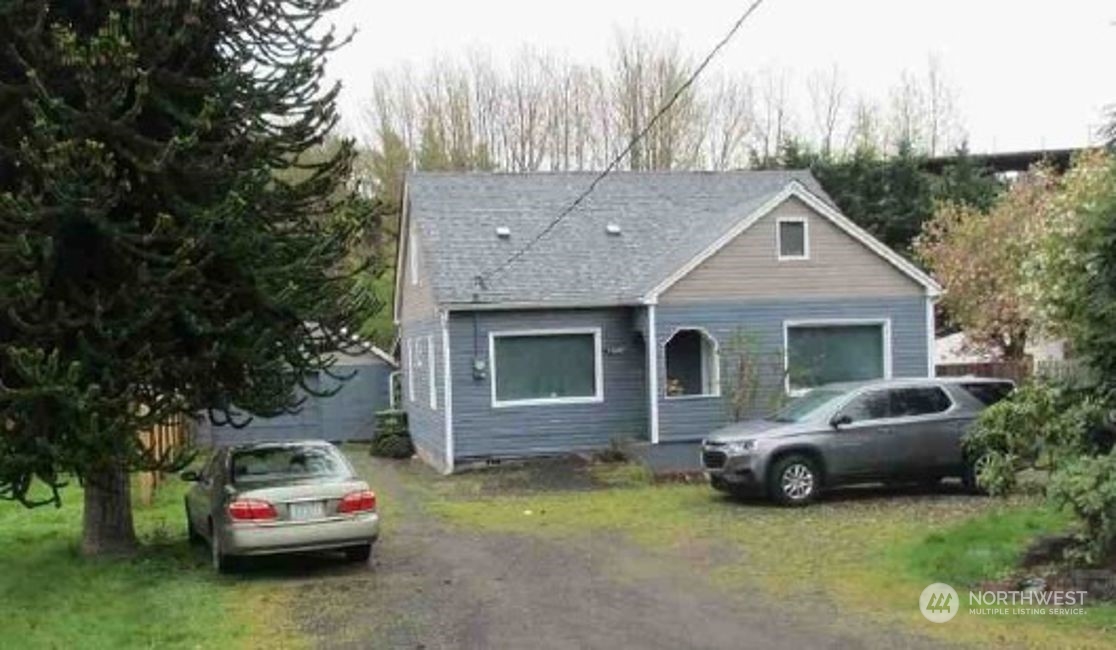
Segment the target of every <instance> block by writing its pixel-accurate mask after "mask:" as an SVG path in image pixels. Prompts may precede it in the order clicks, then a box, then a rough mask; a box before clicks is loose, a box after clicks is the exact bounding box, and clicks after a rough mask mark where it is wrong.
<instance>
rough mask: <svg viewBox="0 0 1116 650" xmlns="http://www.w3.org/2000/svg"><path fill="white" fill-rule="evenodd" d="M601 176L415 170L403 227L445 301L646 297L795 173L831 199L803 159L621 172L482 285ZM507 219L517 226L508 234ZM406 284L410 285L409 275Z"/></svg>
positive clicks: (626, 300)
mask: <svg viewBox="0 0 1116 650" xmlns="http://www.w3.org/2000/svg"><path fill="white" fill-rule="evenodd" d="M594 176H595V174H591V173H534V174H489V173H417V174H413V175H411V176H409V177H408V181H407V197H408V199H407V208H406V210H405V213H404V221H405V222H406V223H403V224H401V232H407V228H409V227H414V228H415V232H416V234H417V237H418V239H420V240H421V248H422V250H423V252H424V253H426V258H427V262H429V264H427V266H426V270H427V272H428V273H429V277H430V278H431V284H432V287H433V290H434V295H435V299H436V300H437V302H438V303H439V304H442V305H455V304H470V305H477V306H482V305H485V304H490V305H497V304H498V305H508V304H517V305H520V304H522V305H539V306H545V305H553V306H559V305H565V306H574V305H608V304H636V303H639V302H640V301H641V300H642V298H643V296H644V295H645V294H646V293H647V292H648V290H650V289H652V288H653V287H654V286H655V285H656V284H657V283H658V282H659V281H660V280H662V279H663V278H664V277H666V276H668V275H669V274H670V273H671V272H672V271H674V270H675V269H677V268H678V267H680V266H681V265H683V264H684V263H686V262H687V260H689V259H691V258H692V257H694V256H695V255H698V254H699V253H701V252H702V251H703V250H704V249H705V248H706V247H707V246H708V245H709V244H710V242H712V241H714V240H715V239H716V238H717V237H718V236H719V235H721V234H722V233H724V232H725V231H727V230H728V229H729V228H731V227H732V226H733V225H735V224H736V223H737V222H739V220H740V218H741V215H743V214H749V213H750V212H752V211H753V210H754V209H756V208H757V207H758V206H760V205H762V204H764V203H765V201H767V200H768V199H769V198H770V197H772V196H774V195H776V194H778V193H779V192H780V191H781V190H782V189H783V188H785V187H786V186H787V184H788V183H789V182H791V181H797V182H798V183H800V184H802V185H803V186H809V187H811V189H812V191H814V192H815V193H816V195H817V196H818V197H819V200H821V201H823V202H827V201H828V198H827V197H826V196H825V194H824V192H823V191H822V189H821V187H820V186H818V185H817V182H816V181H815V180H814V179H813V177H812V176H811V175H810V174H809V173H808V172H804V171H744V172H620V173H614V174H611V175H609V176H608V177H606V178H605V179H604V180H603V181H602V182H601V183H600V184H599V185H598V186H597V189H596V190H595V191H594V192H593V194H591V195H590V196H589V197H588V198H587V199H586V200H585V201H584V203H582V205H581V206H579V208H578V209H577V210H576V211H574V212H573V213H571V214H570V215H569V216H568V217H567V218H566V219H564V220H563V221H561V222H560V223H559V224H558V225H557V226H556V227H555V228H554V229H553V230H552V231H551V232H550V233H548V234H547V235H546V236H545V237H543V238H542V239H541V240H539V241H538V242H537V243H536V244H535V245H534V246H533V247H532V248H531V250H530V251H528V252H527V253H526V254H525V255H523V256H522V257H520V258H519V259H517V260H516V261H515V262H514V263H512V264H510V265H509V266H508V267H507V268H506V269H504V270H502V271H501V272H499V273H496V274H494V275H492V277H489V278H487V280H486V281H485V282H484V284H483V286H481V285H479V284H478V283H477V282H476V277H477V276H479V275H482V274H485V273H486V272H488V271H490V270H491V269H493V268H495V267H497V266H499V265H500V264H501V263H503V262H505V261H506V260H507V259H508V258H509V257H510V256H511V255H513V254H514V253H515V252H516V251H518V250H520V249H521V248H522V247H523V246H524V245H525V244H526V243H527V242H528V241H530V240H531V239H532V238H533V237H535V236H536V235H537V234H538V233H539V232H541V231H542V230H543V229H544V228H545V227H546V226H547V225H548V224H549V223H550V222H551V221H552V220H553V219H554V217H555V216H557V215H558V214H559V213H560V212H561V211H562V209H563V208H564V207H566V206H567V205H569V203H570V202H571V201H573V200H574V198H575V197H576V196H577V195H579V194H580V193H581V192H582V191H584V189H585V187H587V186H588V184H589V183H590V182H591V181H592V179H593V177H594ZM610 224H612V225H615V226H618V227H619V230H620V234H619V235H615V234H608V232H607V231H606V229H607V227H608V226H609V225H610ZM498 227H505V228H507V229H508V230H509V231H510V236H509V237H507V238H501V237H498V236H497V234H496V229H497V228H498ZM404 245H405V244H404ZM400 259H402V255H401V256H400ZM398 284H399V285H400V286H401V288H402V289H403V290H404V291H405V290H407V286H406V283H398Z"/></svg>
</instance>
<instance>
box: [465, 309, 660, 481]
mask: <svg viewBox="0 0 1116 650" xmlns="http://www.w3.org/2000/svg"><path fill="white" fill-rule="evenodd" d="M636 311H637V310H636V308H615V309H568V310H521V311H499V312H490V311H483V312H472V313H462V312H454V313H452V314H451V316H450V320H449V328H450V356H451V372H452V376H453V433H454V452H455V454H454V455H455V458H457V459H470V458H481V457H489V456H497V457H498V456H505V457H513V456H526V455H531V454H545V453H555V452H566V451H574V450H582V449H593V448H601V447H604V446H607V445H608V444H609V442H610V441H611V440H612V439H614V438H636V437H638V438H643V437H646V435H647V411H648V398H647V392H646V388H645V384H644V374H645V373H644V364H645V363H646V362H645V356H644V350H645V347H644V343H643V338H642V336H641V335H640V334H639V333H638V332H636V323H635V314H636ZM474 318H475V321H474ZM474 325H475V328H474ZM570 327H599V328H600V329H601V347H602V364H603V375H604V379H603V384H604V396H603V397H604V401H603V402H600V403H592V404H546V405H522V406H506V407H502V408H493V407H492V388H491V381H492V373H491V369H488V371H487V372H486V373H485V376H484V377H483V378H479V379H478V378H475V377H474V373H473V361H474V359H481V360H483V361H484V362H485V363H487V361H488V333H489V332H490V331H514V330H537V329H559V328H570Z"/></svg>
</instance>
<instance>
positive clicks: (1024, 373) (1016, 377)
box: [935, 358, 1035, 384]
mask: <svg viewBox="0 0 1116 650" xmlns="http://www.w3.org/2000/svg"><path fill="white" fill-rule="evenodd" d="M1034 367H1035V364H1034V362H1033V361H1032V360H1031V359H1029V358H1027V359H1020V360H1019V361H986V362H979V363H939V364H938V365H937V366H936V367H935V371H936V372H937V374H938V376H939V377H962V376H965V375H973V376H976V377H996V378H997V379H1010V380H1012V381H1014V382H1015V383H1016V384H1021V383H1023V382H1024V381H1025V380H1027V379H1029V378H1030V377H1031V375H1033V374H1034Z"/></svg>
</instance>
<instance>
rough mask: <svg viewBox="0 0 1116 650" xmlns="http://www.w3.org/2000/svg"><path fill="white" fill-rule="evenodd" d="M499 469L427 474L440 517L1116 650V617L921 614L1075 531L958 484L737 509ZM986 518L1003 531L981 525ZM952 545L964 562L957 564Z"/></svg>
mask: <svg viewBox="0 0 1116 650" xmlns="http://www.w3.org/2000/svg"><path fill="white" fill-rule="evenodd" d="M412 471H413V470H412ZM499 472H500V470H496V471H495V472H478V473H472V474H463V475H461V476H454V477H446V478H440V479H435V480H434V481H433V482H432V483H428V482H429V476H423V477H422V481H421V482H423V483H428V485H429V487H428V488H426V489H428V490H429V496H430V499H429V501H428V504H427V508H428V509H429V511H430V512H431V513H432V514H435V515H437V516H440V517H443V518H445V519H446V520H448V521H450V522H453V523H455V524H456V525H459V526H462V527H466V528H469V529H473V530H485V531H493V532H504V533H518V534H533V535H544V536H549V537H559V538H563V537H564V538H570V539H576V538H577V537H578V536H584V535H599V534H619V535H622V536H624V537H626V538H627V539H630V540H632V541H634V542H636V543H638V544H640V546H641V547H642V549H643V550H645V551H646V552H648V553H653V554H661V555H662V556H664V559H670V560H679V559H681V560H685V561H689V562H691V563H692V564H693V565H694V568H695V572H696V573H697V574H698V575H702V576H703V577H704V579H706V580H708V581H709V582H710V583H712V584H714V585H716V586H719V587H721V588H724V589H726V590H737V591H739V590H740V589H741V586H742V585H755V586H757V587H759V588H762V589H764V590H765V591H767V592H768V593H770V594H772V595H773V596H774V597H778V598H786V599H788V600H794V599H803V598H804V599H814V600H818V599H820V600H823V601H824V602H826V603H827V604H829V605H830V606H836V607H838V608H840V609H842V610H844V611H848V612H849V613H855V614H856V615H858V616H862V617H864V618H865V619H868V620H878V621H880V622H886V623H900V624H903V625H907V626H910V627H912V628H914V629H916V630H917V631H919V632H921V633H924V634H927V635H933V636H936V637H939V638H941V639H943V641H946V640H948V641H954V642H971V643H974V644H981V645H989V644H994V645H1016V646H1018V645H1023V646H1026V647H1081V648H1087V647H1111V639H1110V638H1109V637H1107V635H1106V630H1107V629H1109V626H1110V624H1111V623H1110V608H1107V607H1096V608H1093V607H1091V608H1090V610H1091V611H1090V613H1089V614H1088V615H1087V616H1075V617H1068V618H1067V619H1057V618H1056V617H1023V618H1021V617H1015V618H1000V617H988V616H979V617H978V616H968V615H967V613H966V612H965V611H964V609H962V612H961V613H960V614H959V615H958V617H957V618H956V619H954V621H951V622H950V623H949V624H947V625H935V624H932V623H929V622H928V621H926V620H925V619H923V618H922V616H921V614H920V613H919V611H918V608H917V606H916V603H917V601H918V596H919V594H920V593H921V592H922V590H923V588H924V587H925V586H926V585H928V584H930V583H931V582H937V581H947V582H948V579H950V578H952V579H954V580H955V581H956V580H957V578H959V577H963V576H971V575H977V574H979V573H981V572H985V571H991V572H992V573H993V574H994V573H995V572H996V571H997V570H998V568H997V567H1006V566H1010V565H1011V564H1012V563H1013V562H1014V558H1016V557H1017V556H1018V553H1019V552H1021V550H1022V546H1023V545H1024V544H1025V542H1026V539H1028V538H1029V536H1032V534H1038V533H1040V532H1042V531H1045V530H1047V529H1049V528H1051V527H1054V528H1056V527H1057V526H1060V525H1061V524H1063V523H1064V519H1062V518H1060V516H1059V515H1056V514H1053V515H1044V514H1036V515H1033V517H1032V518H1028V517H1027V516H1022V517H1021V518H1020V517H1017V516H1016V515H1015V514H1014V513H1019V512H1032V513H1034V512H1036V511H1038V510H1040V508H1039V505H1038V502H1037V501H1036V500H1035V499H1034V498H1029V497H1020V498H1015V499H1011V500H1006V501H1004V500H993V499H987V498H980V497H971V496H968V495H965V494H962V493H961V492H960V490H959V488H958V487H950V486H948V485H946V486H942V487H941V488H940V489H936V490H933V491H925V490H922V491H920V490H914V489H912V490H894V489H893V490H890V491H884V490H873V489H866V490H865V489H861V490H848V491H844V492H842V493H840V494H837V495H834V496H832V497H830V498H828V499H826V500H824V501H823V502H821V503H818V504H815V505H813V506H811V507H809V508H805V509H784V508H778V507H774V506H772V505H769V504H767V503H764V502H760V501H756V502H750V503H740V502H736V501H733V500H730V499H727V498H725V497H723V496H721V495H719V494H717V493H715V492H713V491H712V490H711V489H710V488H708V487H707V486H705V485H693V484H662V485H652V484H649V483H647V482H646V481H644V480H642V479H637V480H627V481H624V482H623V483H622V485H623V486H624V487H620V488H608V489H600V488H598V489H579V490H551V489H534V490H532V489H530V487H529V486H530V485H531V481H530V478H529V473H530V469H529V467H526V468H525V467H518V468H517V469H516V472H517V474H518V476H517V478H516V484H517V485H519V486H521V489H518V490H515V491H512V492H511V493H510V494H503V495H501V494H499V493H498V491H495V490H493V489H491V486H492V485H493V484H498V483H499V482H500V479H499V478H494V477H493V476H491V474H499ZM628 472H631V473H632V474H635V473H636V470H621V469H618V468H611V469H609V470H608V473H609V474H610V475H618V476H625V475H626V473H628ZM415 478H416V479H417V478H419V477H418V476H415ZM484 486H488V487H487V488H486V487H484ZM523 486H527V487H523ZM981 521H991V522H992V523H991V524H987V523H985V524H980V523H971V522H981ZM974 526H975V527H976V528H977V529H979V530H977V531H974V528H973V527H974ZM981 526H984V528H981ZM1001 535H1002V538H1000V537H998V536H1001ZM997 540H998V541H997ZM993 541H995V542H996V543H992V542H993ZM981 542H985V543H984V544H983V545H981ZM943 546H945V547H948V548H950V549H957V550H956V554H959V555H960V556H961V557H956V558H955V557H946V556H943V555H942V554H941V553H940V550H941V548H942V547H943ZM935 549H937V550H938V551H939V552H938V553H937V554H935ZM958 582H960V581H958ZM955 586H957V587H960V586H961V585H955ZM958 590H959V591H961V589H960V588H959V589H958Z"/></svg>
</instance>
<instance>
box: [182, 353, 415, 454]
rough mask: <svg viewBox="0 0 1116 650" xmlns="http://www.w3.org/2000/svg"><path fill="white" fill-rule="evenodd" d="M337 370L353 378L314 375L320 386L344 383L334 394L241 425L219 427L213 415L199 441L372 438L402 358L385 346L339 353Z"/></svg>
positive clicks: (201, 430) (200, 431) (213, 443)
mask: <svg viewBox="0 0 1116 650" xmlns="http://www.w3.org/2000/svg"><path fill="white" fill-rule="evenodd" d="M334 370H335V372H336V374H340V375H343V376H347V375H348V374H349V373H353V376H352V378H350V379H348V380H347V381H345V382H339V381H337V380H335V379H333V378H331V377H329V376H327V375H324V374H323V375H320V376H315V377H311V378H310V380H309V383H310V384H311V385H316V386H317V387H318V388H319V389H326V390H328V389H331V388H334V387H336V386H337V384H338V383H343V384H344V385H343V386H342V387H341V390H340V391H338V392H337V393H336V394H334V395H333V396H332V397H321V398H319V397H309V396H308V397H307V398H306V401H305V402H303V405H302V410H301V411H300V412H299V413H295V414H287V415H280V416H277V417H271V418H262V417H256V418H253V419H252V422H251V423H250V424H249V425H248V426H246V427H244V428H241V429H236V428H233V427H230V426H213V425H212V424H211V423H210V422H209V421H208V419H207V420H205V421H203V422H202V424H201V425H200V426H199V427H198V443H199V444H201V445H210V446H222V445H229V444H234V443H242V442H257V441H265V440H267V441H271V440H302V439H307V438H319V439H323V440H332V441H346V440H371V439H372V437H373V436H374V435H375V433H376V412H377V411H382V410H384V409H387V408H390V407H391V405H392V403H391V382H392V374H393V373H395V371H396V362H395V360H394V359H392V357H391V356H390V355H388V354H387V353H386V352H383V351H382V350H380V349H379V348H376V347H369V348H368V351H367V352H365V353H364V354H359V355H338V360H337V364H336V365H335V366H334Z"/></svg>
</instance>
